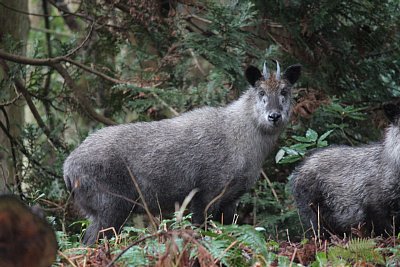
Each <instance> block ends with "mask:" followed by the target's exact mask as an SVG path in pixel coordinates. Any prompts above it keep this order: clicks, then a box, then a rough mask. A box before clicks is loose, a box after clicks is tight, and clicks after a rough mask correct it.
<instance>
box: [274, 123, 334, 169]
mask: <svg viewBox="0 0 400 267" xmlns="http://www.w3.org/2000/svg"><path fill="white" fill-rule="evenodd" d="M332 132H333V130H329V131H327V132H325V133H324V134H322V135H321V136H318V133H317V132H316V131H314V130H313V129H308V130H307V132H306V134H305V136H297V135H293V136H292V138H293V139H294V140H295V141H297V143H295V144H293V145H290V146H284V147H282V148H281V149H280V150H279V151H278V153H277V154H276V156H275V161H276V163H279V164H287V163H293V162H296V161H299V160H301V159H302V158H303V157H304V155H305V154H306V152H307V151H308V150H310V149H313V148H321V147H326V146H328V142H327V141H326V140H325V139H326V138H327V137H328V136H329V135H330V134H331V133H332Z"/></svg>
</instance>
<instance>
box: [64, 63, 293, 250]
mask: <svg viewBox="0 0 400 267" xmlns="http://www.w3.org/2000/svg"><path fill="white" fill-rule="evenodd" d="M300 71H301V67H300V65H293V66H291V67H289V68H288V69H287V70H286V71H285V73H284V75H283V77H282V79H281V80H276V79H275V77H274V75H271V77H270V78H269V79H268V80H265V79H264V78H263V77H262V75H261V72H260V71H259V70H258V69H257V68H255V67H252V66H250V67H249V68H248V69H247V70H246V77H247V80H248V81H249V83H250V84H251V86H250V88H249V89H248V90H247V91H246V92H245V93H244V94H243V95H242V96H241V97H240V98H239V99H238V100H237V101H235V102H233V103H231V104H230V105H228V106H226V107H220V108H211V107H205V108H201V109H197V110H194V111H191V112H187V113H184V114H182V115H181V116H179V117H176V118H172V119H166V120H162V121H154V122H140V123H133V124H125V125H119V126H112V127H106V128H103V129H101V130H99V131H97V132H95V133H93V134H91V135H90V136H89V137H88V138H87V139H86V140H85V141H84V142H83V143H82V144H81V145H80V146H79V147H78V148H76V149H75V150H74V151H73V152H72V153H71V154H70V155H69V157H68V158H67V159H66V161H65V163H64V179H65V182H66V185H67V187H68V188H69V190H72V192H73V197H74V199H75V204H76V206H77V207H78V208H79V209H80V210H81V211H82V212H83V214H84V215H85V216H86V217H87V218H89V219H90V220H91V224H90V226H89V227H88V229H87V230H86V234H85V237H84V243H86V244H92V243H94V242H95V241H96V236H97V233H98V231H99V230H101V229H102V228H108V227H115V229H116V230H117V231H118V230H119V228H120V226H121V225H122V224H123V222H124V220H125V219H126V218H127V216H128V215H129V213H130V211H131V210H132V212H133V213H143V211H144V210H143V208H142V207H141V206H140V205H135V206H133V204H132V202H128V201H126V199H124V198H123V197H125V198H127V199H131V200H134V201H137V202H142V201H141V200H140V197H139V194H138V192H137V190H136V189H135V186H134V184H133V182H132V179H133V178H132V177H131V175H130V174H129V171H128V168H129V170H130V171H131V173H132V174H133V177H134V178H135V179H136V181H137V183H138V185H139V188H140V190H141V192H142V194H143V196H144V199H145V201H146V203H147V205H148V207H149V209H150V211H151V212H152V213H155V214H159V212H160V209H161V211H162V212H163V213H171V212H173V211H174V205H175V203H176V202H178V203H181V202H182V201H183V200H184V198H185V196H187V195H188V194H189V193H190V192H191V190H193V189H195V188H196V189H198V192H197V193H196V194H195V196H194V198H193V199H192V202H191V206H190V210H191V212H193V222H194V223H196V224H202V223H203V222H204V215H203V214H204V210H205V208H206V206H207V204H208V203H209V202H210V201H211V200H212V199H214V198H215V197H216V196H217V195H218V194H220V193H221V192H222V191H223V190H224V188H225V187H226V191H225V193H224V194H223V196H222V197H221V198H220V199H218V201H216V202H215V203H214V204H213V205H212V206H211V208H210V209H209V210H208V212H209V213H210V214H212V215H213V218H214V219H215V220H219V219H220V218H221V216H222V214H223V216H224V221H225V222H229V223H230V222H231V221H232V218H233V215H234V212H235V208H236V203H237V201H238V199H239V197H240V196H241V195H242V194H243V193H245V192H246V191H247V190H249V189H250V188H251V187H252V186H253V185H254V183H255V182H256V180H257V178H258V176H259V173H260V171H261V166H262V163H263V161H264V159H265V157H266V156H267V155H268V153H269V152H270V151H271V149H272V148H273V146H274V145H275V143H276V141H277V139H278V136H279V134H280V133H281V131H282V130H283V128H284V126H285V125H286V123H287V122H288V120H289V116H290V113H291V106H292V104H291V87H292V85H293V83H295V82H296V80H297V79H298V77H299V75H300ZM121 196H122V197H121Z"/></svg>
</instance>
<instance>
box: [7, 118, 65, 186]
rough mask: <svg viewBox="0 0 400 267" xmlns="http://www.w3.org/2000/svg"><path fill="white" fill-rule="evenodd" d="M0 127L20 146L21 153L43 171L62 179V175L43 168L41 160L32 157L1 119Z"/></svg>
mask: <svg viewBox="0 0 400 267" xmlns="http://www.w3.org/2000/svg"><path fill="white" fill-rule="evenodd" d="M0 129H2V130H3V132H4V134H5V135H6V136H7V137H8V139H10V141H11V142H13V143H14V144H15V145H16V146H18V147H19V151H21V153H22V154H24V155H25V157H27V158H28V160H29V161H30V162H32V163H33V164H35V165H37V166H38V167H39V168H40V169H41V170H42V171H44V172H46V173H48V174H50V175H52V176H53V177H56V178H59V179H62V176H60V175H58V174H56V173H54V172H52V171H49V170H47V169H45V168H43V166H42V164H41V163H40V162H38V161H37V160H35V159H33V158H32V157H31V155H30V154H29V152H28V150H27V149H26V148H25V146H23V145H22V144H21V143H20V142H19V141H17V140H15V139H14V138H13V137H12V135H11V134H10V133H9V132H8V131H7V128H6V126H5V125H4V124H3V122H1V121H0Z"/></svg>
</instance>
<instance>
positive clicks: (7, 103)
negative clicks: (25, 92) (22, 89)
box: [0, 85, 21, 107]
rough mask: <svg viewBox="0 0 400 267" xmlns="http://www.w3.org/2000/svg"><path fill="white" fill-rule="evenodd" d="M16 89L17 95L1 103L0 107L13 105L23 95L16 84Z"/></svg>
mask: <svg viewBox="0 0 400 267" xmlns="http://www.w3.org/2000/svg"><path fill="white" fill-rule="evenodd" d="M14 90H15V95H16V96H15V97H14V98H13V99H11V100H9V101H6V102H4V103H0V107H6V106H9V105H12V104H14V103H15V102H16V101H17V100H18V99H19V98H20V97H21V94H20V93H19V92H18V91H17V88H16V87H15V85H14Z"/></svg>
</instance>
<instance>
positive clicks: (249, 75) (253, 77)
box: [245, 66, 261, 86]
mask: <svg viewBox="0 0 400 267" xmlns="http://www.w3.org/2000/svg"><path fill="white" fill-rule="evenodd" d="M245 75H246V79H247V81H248V82H249V83H250V84H251V86H254V85H255V83H256V81H258V80H259V79H260V78H261V71H260V70H259V69H257V68H256V67H254V66H248V67H247V69H246V72H245Z"/></svg>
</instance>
